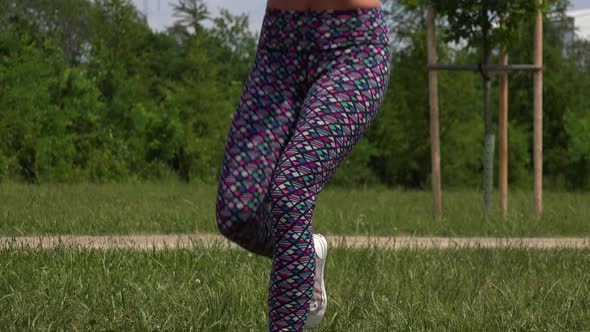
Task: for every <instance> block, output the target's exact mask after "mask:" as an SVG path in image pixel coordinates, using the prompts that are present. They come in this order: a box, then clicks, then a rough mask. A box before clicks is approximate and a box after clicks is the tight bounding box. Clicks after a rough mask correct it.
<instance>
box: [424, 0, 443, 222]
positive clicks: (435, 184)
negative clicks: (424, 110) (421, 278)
mask: <svg viewBox="0 0 590 332" xmlns="http://www.w3.org/2000/svg"><path fill="white" fill-rule="evenodd" d="M435 18H436V12H435V10H434V6H433V5H432V4H429V5H428V13H427V15H426V25H427V29H428V64H429V65H433V64H436V62H437V54H436V30H435ZM437 75H438V74H437V72H436V71H435V70H430V71H429V72H428V92H429V100H430V138H431V149H430V151H431V159H432V193H433V195H434V215H435V216H436V217H437V218H439V217H441V215H442V193H441V175H440V137H439V136H440V134H439V126H438V76H437Z"/></svg>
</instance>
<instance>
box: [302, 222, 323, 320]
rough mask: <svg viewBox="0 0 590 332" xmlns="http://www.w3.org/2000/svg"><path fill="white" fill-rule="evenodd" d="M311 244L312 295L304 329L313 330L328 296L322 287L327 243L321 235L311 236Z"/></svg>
mask: <svg viewBox="0 0 590 332" xmlns="http://www.w3.org/2000/svg"><path fill="white" fill-rule="evenodd" d="M313 244H314V248H315V257H316V265H315V267H316V269H315V278H314V283H313V294H312V297H311V302H310V304H309V313H308V314H307V320H306V321H305V326H303V327H304V328H308V329H311V328H314V327H317V326H318V325H319V324H320V321H321V320H322V318H324V313H325V312H326V307H327V305H328V296H327V295H326V287H325V286H324V267H325V266H326V256H327V255H328V241H326V238H325V237H324V236H323V235H321V234H315V233H314V234H313Z"/></svg>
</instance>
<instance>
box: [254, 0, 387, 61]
mask: <svg viewBox="0 0 590 332" xmlns="http://www.w3.org/2000/svg"><path fill="white" fill-rule="evenodd" d="M389 42H390V39H389V29H388V27H387V23H386V20H385V18H384V15H383V9H382V8H381V7H371V8H352V9H324V10H307V11H302V10H294V9H283V8H274V7H268V6H267V7H266V11H265V14H264V19H263V22H262V27H261V30H260V36H259V45H260V46H265V47H270V48H279V49H280V48H286V49H287V50H290V51H293V50H297V51H301V50H304V51H321V50H328V49H334V48H343V47H348V46H352V45H359V44H381V45H389Z"/></svg>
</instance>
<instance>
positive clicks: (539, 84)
mask: <svg viewBox="0 0 590 332" xmlns="http://www.w3.org/2000/svg"><path fill="white" fill-rule="evenodd" d="M535 1H537V0H535ZM538 1H539V3H540V4H543V0H538ZM534 64H535V65H536V66H540V67H542V66H543V14H542V12H541V10H539V11H538V12H537V17H536V23H535V51H534ZM534 98H535V100H534V102H533V108H534V110H533V112H534V115H533V130H534V133H533V135H534V137H533V146H534V147H533V151H534V152H533V159H534V169H535V175H534V176H535V183H534V205H535V216H536V217H540V216H541V213H542V210H543V196H542V195H543V71H542V70H541V71H537V72H535V81H534Z"/></svg>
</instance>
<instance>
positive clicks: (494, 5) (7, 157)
mask: <svg viewBox="0 0 590 332" xmlns="http://www.w3.org/2000/svg"><path fill="white" fill-rule="evenodd" d="M425 4H426V1H423V0H400V1H398V0H383V8H384V10H385V14H386V16H387V18H388V22H389V23H390V24H389V27H390V32H391V34H392V41H393V44H392V51H393V57H392V72H391V79H390V82H389V90H388V92H387V95H386V98H385V99H384V101H383V104H382V106H381V109H380V111H379V115H378V116H377V117H376V118H375V120H374V123H373V124H372V125H371V126H370V128H369V130H368V132H367V134H366V136H365V138H363V139H362V140H361V141H360V142H359V144H358V145H356V147H355V148H354V149H353V150H352V152H351V154H350V156H349V157H348V158H347V159H346V160H345V161H344V162H343V163H342V164H341V166H340V168H339V169H338V171H337V172H336V173H335V176H334V179H333V180H332V181H331V183H330V186H357V185H365V186H374V185H378V184H381V185H386V186H389V187H403V188H425V189H427V188H429V187H430V183H429V182H430V165H431V164H430V134H429V113H428V107H429V106H428V80H427V78H428V76H427V70H426V66H425V63H426V58H427V57H426V48H425V41H426V34H425V25H424V21H423V16H424V10H423V9H424V5H425ZM434 4H435V6H436V8H437V9H438V11H439V19H440V21H439V22H438V24H439V27H442V29H440V31H441V35H442V37H443V38H440V40H439V45H437V47H438V53H439V57H440V61H441V62H447V63H478V62H481V54H482V51H483V47H484V46H485V45H482V39H481V37H482V36H483V35H482V32H483V30H482V26H484V27H487V28H489V31H488V32H489V34H488V37H489V38H490V39H489V43H488V45H487V46H486V47H487V49H488V51H490V54H491V57H490V59H489V60H490V62H494V61H495V56H494V53H493V52H491V51H492V50H493V49H495V47H497V46H499V45H509V49H510V61H511V62H512V63H530V62H531V59H532V52H531V47H530V45H532V39H531V36H532V28H533V21H532V19H533V15H532V13H534V11H535V9H536V7H535V5H534V2H533V1H529V0H526V1H525V0H523V1H520V0H519V1H506V0H494V1H485V2H484V1H462V0H461V1H450V0H447V1H443V0H440V1H439V0H437V1H434ZM567 4H568V2H567V1H561V0H560V1H557V0H556V1H546V2H545V5H544V7H543V10H544V11H545V13H549V12H551V15H552V17H553V18H552V20H555V18H560V19H564V16H563V12H564V9H565V8H567ZM175 17H176V18H177V22H175V24H174V25H173V26H172V27H170V28H169V29H168V30H167V31H165V32H156V31H152V30H151V29H150V28H149V27H148V25H147V21H146V19H145V17H143V16H142V15H141V14H140V13H139V12H138V10H137V9H136V8H135V7H134V5H133V3H132V2H131V1H130V0H97V1H90V0H40V1H33V0H23V1H16V0H0V181H3V180H7V179H8V180H17V181H25V182H30V183H39V182H77V181H88V180H89V181H95V182H109V181H133V180H136V179H137V180H146V179H154V180H155V179H162V178H179V179H182V180H183V181H190V182H197V183H201V182H204V183H209V184H213V183H215V182H216V180H217V175H218V174H217V172H218V171H219V168H220V167H219V166H220V163H221V161H222V155H223V151H224V144H225V142H226V135H227V133H228V130H229V126H230V120H231V116H232V114H233V113H234V112H235V108H236V106H237V103H238V101H239V97H240V94H241V93H242V87H243V82H244V81H245V80H246V79H247V76H248V73H249V70H250V69H251V64H252V61H253V59H254V57H255V51H256V42H257V39H258V36H257V35H256V34H254V33H252V32H251V31H249V30H248V26H249V23H248V22H249V18H248V16H246V15H244V14H242V15H232V14H230V12H229V11H227V10H225V9H222V10H220V14H219V15H218V16H217V17H211V15H210V12H209V10H208V9H207V7H206V6H205V5H204V2H203V1H202V0H180V1H178V2H176V4H175ZM501 18H502V19H503V20H504V21H503V24H501V25H499V24H498V22H499V20H500V19H501ZM206 21H209V23H211V27H210V28H206V27H205V22H206ZM564 29H566V30H564ZM565 32H567V25H559V24H554V23H551V22H547V24H546V25H545V36H546V38H545V39H546V44H545V49H544V54H545V57H544V58H545V59H544V60H545V67H546V70H545V77H544V83H545V88H544V101H543V102H544V105H543V106H544V109H545V113H544V137H543V138H544V146H545V156H544V174H545V178H546V181H545V184H546V186H549V187H553V188H557V189H577V190H583V189H588V188H589V187H590V171H589V170H590V161H589V160H590V155H589V154H590V153H589V152H588V150H589V149H590V148H589V147H588V145H589V143H588V142H589V141H590V138H588V134H587V132H588V128H587V126H588V121H589V120H588V110H589V109H590V101H589V100H588V99H587V98H585V95H586V92H587V91H588V90H589V89H590V69H589V67H590V66H589V60H588V59H590V58H589V57H588V49H589V46H588V45H589V44H588V42H587V41H580V40H576V41H575V42H574V43H573V44H564V43H563V41H562V40H563V38H562V36H563V33H565ZM447 41H463V42H464V41H467V42H468V45H469V46H470V47H466V48H464V49H459V48H453V47H449V46H448V45H447ZM494 84H495V82H494ZM439 87H440V91H439V94H440V117H441V118H440V130H441V149H442V173H443V184H444V186H445V187H469V188H475V187H479V186H480V184H481V180H480V178H481V172H482V167H481V146H482V144H483V141H482V136H483V135H482V133H483V121H482V116H481V111H480V110H479V109H480V106H479V105H480V104H481V99H482V93H483V91H482V87H481V82H480V80H479V76H478V75H477V74H473V73H462V74H458V73H445V74H441V75H440V82H439ZM492 101H493V103H495V100H494V98H492ZM492 109H494V107H492ZM531 109H532V81H531V77H530V74H526V73H519V74H514V75H511V76H510V128H509V143H510V148H509V153H510V162H509V167H510V168H509V180H510V182H511V185H512V186H518V187H526V188H530V185H531V182H532V181H531V176H530V174H531V167H532V165H531V162H530V160H531V158H530V156H531V151H532V150H531V146H532V135H531V116H530V111H531Z"/></svg>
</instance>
